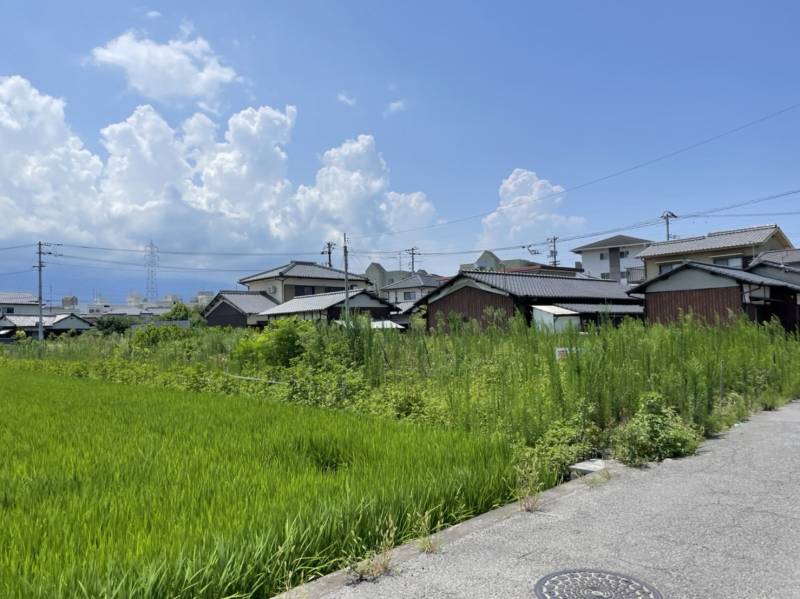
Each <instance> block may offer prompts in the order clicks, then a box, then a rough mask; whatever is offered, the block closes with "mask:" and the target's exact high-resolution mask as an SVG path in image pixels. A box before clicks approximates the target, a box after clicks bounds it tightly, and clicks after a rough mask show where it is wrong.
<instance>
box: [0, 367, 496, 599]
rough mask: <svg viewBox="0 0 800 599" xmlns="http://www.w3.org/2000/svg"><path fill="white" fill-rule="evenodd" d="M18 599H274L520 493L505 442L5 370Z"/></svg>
mask: <svg viewBox="0 0 800 599" xmlns="http://www.w3.org/2000/svg"><path fill="white" fill-rule="evenodd" d="M0 423H2V424H0V456H2V460H0V596H1V597H80V596H86V597H109V598H111V597H268V596H271V595H273V594H275V593H277V592H279V591H281V590H284V589H286V588H289V587H291V586H294V585H296V584H298V583H300V582H302V581H305V580H307V579H309V578H311V577H314V576H317V575H320V574H322V573H325V572H328V571H331V570H334V569H337V568H340V567H343V566H346V565H348V564H352V563H353V562H354V561H355V560H357V559H359V558H361V557H364V556H365V555H367V554H368V553H369V552H370V551H371V550H374V549H375V548H377V547H379V546H380V545H381V544H385V543H387V542H388V543H389V544H392V543H398V542H402V541H403V540H406V539H410V538H413V537H414V536H415V535H418V534H419V530H420V522H423V521H424V522H426V523H436V524H437V525H445V524H448V523H453V522H456V521H459V520H462V519H464V518H467V517H469V516H471V515H473V514H477V513H480V512H483V511H486V510H488V509H491V508H492V507H493V506H496V505H498V504H501V503H503V502H506V501H508V500H509V499H510V498H511V490H512V489H511V487H512V483H511V480H512V471H511V466H510V464H511V460H510V449H509V446H508V444H507V443H504V442H503V440H502V439H501V438H500V437H499V436H492V437H490V436H485V435H476V434H467V433H463V432H457V431H447V430H434V429H431V428H427V427H424V426H419V425H414V424H408V423H403V422H397V421H392V420H386V419H376V418H371V417H368V416H363V415H356V414H348V413H344V412H341V411H326V410H321V409H318V408H310V407H302V406H291V405H283V404H279V403H276V402H273V401H267V400H257V399H253V398H242V397H232V396H220V395H212V394H200V393H192V392H185V391H176V390H165V389H159V388H155V387H145V386H138V385H121V384H110V383H104V382H99V381H87V380H79V379H70V378H65V377H63V376H57V375H52V374H46V373H41V372H34V371H31V370H30V369H28V370H17V369H15V368H14V367H13V365H9V363H4V364H2V365H0Z"/></svg>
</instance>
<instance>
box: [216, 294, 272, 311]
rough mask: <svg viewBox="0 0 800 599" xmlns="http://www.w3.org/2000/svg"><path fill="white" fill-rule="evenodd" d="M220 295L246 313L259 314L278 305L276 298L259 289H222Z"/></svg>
mask: <svg viewBox="0 0 800 599" xmlns="http://www.w3.org/2000/svg"><path fill="white" fill-rule="evenodd" d="M219 295H220V297H221V298H223V299H224V300H225V301H226V302H228V303H229V304H231V305H232V306H233V307H235V308H237V309H238V310H240V311H241V312H243V313H244V314H259V313H261V312H263V311H264V310H268V309H269V308H272V307H273V306H276V305H278V301H277V300H276V299H275V298H273V297H272V296H270V295H268V294H266V293H260V292H258V291H220V292H219ZM212 303H214V302H212ZM209 305H211V304H209Z"/></svg>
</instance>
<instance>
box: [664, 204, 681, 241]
mask: <svg viewBox="0 0 800 599" xmlns="http://www.w3.org/2000/svg"><path fill="white" fill-rule="evenodd" d="M661 218H662V219H663V220H664V223H665V224H666V225H667V241H669V240H670V239H672V237H671V236H670V234H669V221H670V219H671V218H678V215H677V214H675V213H674V212H672V211H670V210H665V211H664V213H663V214H662V215H661Z"/></svg>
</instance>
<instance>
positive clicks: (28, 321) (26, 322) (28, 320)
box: [5, 314, 89, 328]
mask: <svg viewBox="0 0 800 599" xmlns="http://www.w3.org/2000/svg"><path fill="white" fill-rule="evenodd" d="M70 316H75V318H79V319H80V320H83V318H81V317H80V316H77V315H75V314H56V315H48V316H42V326H44V327H52V326H54V325H56V324H58V323H59V322H61V321H62V320H64V319H66V318H69V317H70ZM5 319H6V320H7V321H9V322H11V323H13V324H14V325H15V326H17V327H20V328H30V327H38V326H39V317H38V316H20V315H16V314H6V315H5ZM84 322H85V323H86V324H87V325H89V323H88V322H86V321H84Z"/></svg>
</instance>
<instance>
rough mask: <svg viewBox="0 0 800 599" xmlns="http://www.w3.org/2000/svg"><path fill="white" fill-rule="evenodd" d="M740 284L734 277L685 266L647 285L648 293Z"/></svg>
mask: <svg viewBox="0 0 800 599" xmlns="http://www.w3.org/2000/svg"><path fill="white" fill-rule="evenodd" d="M738 286H739V283H737V282H736V281H735V280H733V279H729V278H727V277H720V276H718V275H712V274H711V273H709V272H705V271H702V270H696V269H693V268H684V269H683V270H681V271H679V272H676V273H674V274H673V275H672V276H670V277H668V278H666V279H662V280H660V281H655V282H653V283H650V284H649V285H648V287H647V293H658V292H660V291H686V290H689V289H718V288H721V287H738Z"/></svg>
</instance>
